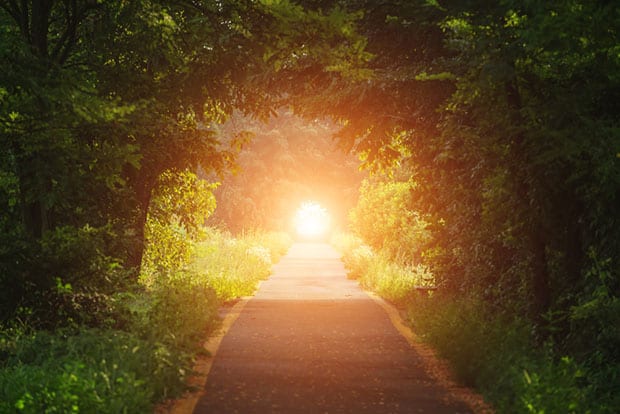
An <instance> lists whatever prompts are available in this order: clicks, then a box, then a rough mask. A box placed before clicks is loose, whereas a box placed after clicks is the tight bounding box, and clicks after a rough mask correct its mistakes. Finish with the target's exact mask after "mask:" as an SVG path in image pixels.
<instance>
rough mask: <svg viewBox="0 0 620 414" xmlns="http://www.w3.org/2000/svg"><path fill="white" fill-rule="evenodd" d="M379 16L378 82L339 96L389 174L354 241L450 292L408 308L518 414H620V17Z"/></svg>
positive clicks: (363, 206) (485, 6) (432, 11)
mask: <svg viewBox="0 0 620 414" xmlns="http://www.w3.org/2000/svg"><path fill="white" fill-rule="evenodd" d="M354 3H355V5H356V6H362V5H363V4H364V2H354ZM371 3H372V2H369V3H368V4H367V6H368V7H367V10H368V13H367V14H365V16H364V18H363V19H362V22H361V30H362V32H363V33H364V34H366V35H367V36H368V39H369V41H368V48H367V49H368V50H369V51H372V52H374V53H376V55H377V57H376V59H374V60H373V61H372V62H371V65H374V66H375V67H374V70H375V72H374V73H375V77H373V78H371V79H370V80H369V81H368V82H366V83H365V84H364V85H363V87H364V89H365V95H364V99H360V98H358V99H354V98H353V95H355V94H356V93H357V92H356V91H357V90H358V89H357V88H356V85H355V84H351V83H348V82H347V86H348V89H347V86H344V85H342V84H341V85H339V86H338V87H337V88H338V89H339V90H340V91H341V92H340V93H338V94H335V93H334V94H332V95H327V96H328V97H329V96H331V97H333V98H334V99H335V100H336V102H343V101H344V100H350V101H352V102H356V103H357V105H355V106H354V107H345V106H344V105H342V106H341V107H340V108H341V109H342V116H343V117H345V118H347V119H349V120H351V121H350V123H349V124H348V125H347V128H346V129H345V130H344V131H342V132H341V136H342V139H343V140H345V141H347V142H350V143H351V145H353V146H354V147H355V148H357V149H358V150H359V151H361V153H362V154H363V155H364V157H365V159H366V160H367V162H368V163H370V164H372V165H374V166H375V167H376V169H377V170H378V171H379V173H378V174H377V175H376V176H375V177H374V178H373V180H371V181H368V182H367V183H366V184H365V185H364V187H363V189H362V193H361V195H360V203H359V204H358V206H357V207H356V209H355V210H354V212H353V215H352V219H353V220H352V224H353V229H354V230H355V231H356V233H357V234H358V235H360V236H361V237H362V238H363V239H364V241H365V242H366V243H367V244H368V245H370V246H372V247H373V248H374V250H375V252H376V256H377V257H378V259H377V260H379V259H380V260H384V261H385V260H386V259H389V260H390V261H392V262H396V263H398V264H399V265H404V266H409V267H410V266H411V265H414V266H418V265H420V266H423V268H424V269H428V270H430V271H431V272H432V275H433V277H434V279H435V283H436V286H437V290H436V291H435V292H434V293H433V295H432V297H431V298H430V299H427V300H425V301H423V302H420V300H419V298H418V297H417V296H416V295H411V297H410V298H403V295H400V294H394V293H392V298H393V299H404V300H405V303H407V304H409V313H410V316H411V319H412V321H413V324H414V326H416V327H417V328H418V329H419V330H420V331H421V332H423V333H425V334H426V335H427V337H428V339H429V340H430V341H431V342H432V343H434V344H435V345H436V346H437V347H438V349H439V350H440V351H441V352H442V353H443V354H444V355H446V356H447V357H449V358H450V359H451V361H452V362H453V364H454V366H455V367H456V368H457V371H458V372H459V374H460V375H461V378H462V379H463V380H465V381H466V382H467V383H468V384H472V385H475V386H478V387H480V388H482V389H483V391H484V392H485V393H486V394H487V395H488V396H489V398H490V399H491V400H492V401H493V402H494V403H496V404H497V406H498V408H500V410H501V411H502V412H616V411H618V409H619V407H620V400H618V392H617V391H618V387H619V385H620V382H619V380H618V378H619V373H620V354H618V349H620V348H619V347H618V345H619V344H620V342H619V341H620V330H619V329H620V328H619V327H620V319H619V318H620V312H619V311H620V308H619V306H620V264H619V262H618V259H619V256H618V252H620V238H619V236H620V234H619V231H620V225H619V222H618V219H617V217H618V214H617V210H618V206H619V204H618V202H619V200H620V168H619V167H620V157H619V155H618V154H619V153H620V151H619V150H620V134H619V132H618V131H619V130H618V120H619V119H618V117H619V114H620V112H619V111H618V102H619V100H618V96H619V95H618V94H619V92H620V83H619V80H620V78H619V75H620V55H619V54H618V51H619V49H618V44H619V42H618V39H619V36H618V30H619V28H620V24H619V22H620V20H619V17H620V8H619V7H618V6H617V5H615V4H612V3H601V2H589V1H579V2H516V1H504V2H496V3H493V4H491V3H488V2H476V1H473V2H454V3H450V2H439V3H441V6H439V5H438V4H436V3H435V4H434V5H433V4H431V2H428V3H426V2H404V1H403V2H390V3H389V4H387V3H384V4H381V5H380V6H378V7H375V8H372V7H370V4H371ZM373 4H374V3H373ZM362 7H363V6H362ZM379 22H381V25H383V26H381V25H380V24H379ZM380 27H383V30H380V29H379V28H380ZM388 39H390V40H389V41H388ZM393 39H396V41H395V42H394V41H393ZM403 51H404V52H403ZM343 91H344V92H343ZM378 102H379V103H378ZM360 131H364V133H363V134H360ZM379 206H383V209H382V211H381V213H377V208H379ZM403 211H406V213H403ZM372 223H380V224H381V229H379V228H376V227H375V226H372ZM382 229H383V231H382ZM403 240H412V241H413V240H415V241H413V243H414V244H409V243H404V244H402V243H401V241H403ZM363 251H364V249H362V250H361V252H362V253H363ZM359 253H360V251H357V256H355V257H357V258H358V259H359V258H363V260H369V255H368V254H359ZM352 260H355V259H352ZM379 265H380V266H383V264H381V263H379V264H378V266H379ZM361 268H362V269H369V268H370V269H372V266H369V265H368V263H366V264H364V265H362V266H361ZM352 269H353V270H354V271H355V269H356V267H355V266H353V267H352ZM386 272H388V270H386V271H384V272H379V273H381V274H383V275H384V276H385V274H386ZM357 276H361V277H362V281H363V282H364V283H366V282H367V281H369V282H370V284H373V283H374V284H375V286H374V287H375V288H377V289H380V290H381V289H382V287H381V283H382V281H381V279H378V280H375V281H373V277H372V276H369V275H365V276H362V275H357ZM402 277H404V276H402Z"/></svg>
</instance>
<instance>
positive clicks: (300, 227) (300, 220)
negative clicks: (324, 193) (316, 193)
mask: <svg viewBox="0 0 620 414" xmlns="http://www.w3.org/2000/svg"><path fill="white" fill-rule="evenodd" d="M295 227H296V228H297V233H298V234H299V235H300V236H304V237H318V236H322V235H324V234H325V233H326V232H327V229H328V228H329V214H327V210H326V209H324V208H323V207H321V205H320V204H318V203H315V202H311V201H308V202H305V203H303V204H302V205H301V207H299V210H297V214H295Z"/></svg>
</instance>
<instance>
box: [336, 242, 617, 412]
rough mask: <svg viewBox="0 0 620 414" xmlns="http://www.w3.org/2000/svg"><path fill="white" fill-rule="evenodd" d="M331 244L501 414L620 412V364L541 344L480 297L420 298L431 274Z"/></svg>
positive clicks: (356, 245) (349, 245)
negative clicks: (590, 361)
mask: <svg viewBox="0 0 620 414" xmlns="http://www.w3.org/2000/svg"><path fill="white" fill-rule="evenodd" d="M332 244H334V246H335V247H336V248H337V249H339V250H340V251H341V252H342V254H343V261H344V263H345V266H346V267H347V269H348V271H349V277H351V278H353V279H358V280H359V281H360V284H361V285H362V286H363V287H365V288H366V289H369V290H372V291H375V292H376V293H378V294H379V295H380V296H382V297H384V298H385V299H387V300H390V301H392V302H394V303H395V304H397V305H398V306H399V307H401V308H402V309H405V310H406V314H407V319H408V323H409V324H410V326H411V327H412V329H413V330H414V332H416V334H417V335H418V336H419V337H420V338H422V339H423V340H424V341H425V342H427V343H429V344H430V345H431V346H432V347H433V348H434V349H435V350H436V351H437V352H438V353H439V355H441V356H442V357H443V358H445V359H446V360H447V361H448V362H449V363H450V365H451V367H452V369H453V371H454V373H455V375H456V376H457V379H459V380H460V381H461V382H462V383H463V384H465V385H467V386H471V387H473V388H475V389H476V390H477V391H478V392H480V393H481V394H482V395H483V396H484V397H485V399H486V400H487V401H489V402H490V403H491V404H492V405H493V406H494V407H495V409H496V410H497V412H499V413H508V414H511V413H515V414H521V413H536V414H545V413H552V414H553V413H575V414H578V413H592V414H594V413H614V412H618V409H619V408H620V396H619V395H620V394H619V393H617V384H618V381H617V379H618V378H620V375H618V374H619V373H620V370H619V368H618V367H613V366H612V367H607V368H604V369H605V370H607V371H606V372H602V371H601V370H593V369H592V368H589V367H588V366H586V365H585V364H583V363H579V362H577V361H576V360H575V359H574V358H571V357H568V356H566V355H562V354H561V353H559V352H558V351H557V350H556V349H555V347H554V346H553V345H552V344H550V343H547V344H542V345H540V346H536V345H535V341H534V340H533V335H532V330H531V327H530V326H529V325H528V324H527V323H526V321H525V319H524V318H519V316H518V315H517V316H511V317H510V318H508V317H506V316H502V315H500V314H497V312H495V313H494V312H493V311H492V310H490V309H488V307H487V306H485V304H484V302H482V301H479V300H477V299H476V298H473V297H472V298H468V299H461V300H455V299H453V298H451V297H447V296H445V295H442V294H441V292H438V293H436V294H432V295H419V294H415V293H414V291H413V288H414V287H415V286H417V285H424V284H425V283H426V284H428V283H432V275H428V272H427V271H426V270H425V269H423V268H422V269H413V270H412V269H411V268H408V267H405V266H399V265H397V264H395V263H393V262H391V261H390V260H388V259H387V258H386V256H385V255H383V254H381V252H378V253H377V252H373V251H372V250H371V249H370V248H369V247H368V246H366V245H364V244H363V243H362V241H361V240H360V239H358V238H356V237H353V236H351V235H346V234H344V235H343V234H341V235H336V236H335V237H334V238H333V240H332ZM604 378H607V379H609V378H616V381H615V382H613V381H612V383H609V381H608V380H603V379H604ZM614 390H616V391H614Z"/></svg>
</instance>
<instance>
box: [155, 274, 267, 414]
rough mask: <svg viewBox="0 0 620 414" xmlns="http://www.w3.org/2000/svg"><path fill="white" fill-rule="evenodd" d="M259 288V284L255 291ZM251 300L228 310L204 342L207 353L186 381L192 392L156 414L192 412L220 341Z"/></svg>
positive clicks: (160, 408) (245, 297) (189, 413)
mask: <svg viewBox="0 0 620 414" xmlns="http://www.w3.org/2000/svg"><path fill="white" fill-rule="evenodd" d="M259 288H260V282H259V285H258V286H257V288H256V290H258V289H259ZM252 298H253V296H243V297H241V298H239V301H238V302H237V303H235V304H234V305H233V307H232V308H230V310H228V311H227V312H226V314H225V316H224V319H223V320H222V323H221V324H220V326H219V327H218V329H217V330H216V331H215V333H213V334H211V335H210V336H209V337H208V338H207V339H206V340H205V342H204V344H203V348H204V349H205V350H206V351H207V354H206V355H203V356H199V357H197V358H196V362H195V363H194V367H193V370H192V371H193V374H192V376H191V377H190V378H189V379H188V380H187V385H188V386H190V387H192V388H193V390H191V391H187V392H185V393H184V394H183V395H182V396H180V397H179V398H178V399H175V400H174V401H173V402H172V404H171V405H170V406H163V407H162V406H160V407H158V409H156V410H155V413H157V414H191V413H193V412H194V409H195V408H196V405H197V404H198V401H200V399H201V398H202V396H203V395H204V392H205V386H206V384H207V379H208V377H209V372H210V371H211V367H212V366H213V362H214V361H215V355H216V354H217V351H218V349H219V347H220V344H221V343H222V340H223V339H224V337H225V336H226V334H227V333H228V331H229V330H230V328H231V327H232V325H233V324H234V323H235V321H236V320H237V318H239V315H241V312H242V311H243V308H245V305H247V303H248V302H249V301H250V300H251V299H252Z"/></svg>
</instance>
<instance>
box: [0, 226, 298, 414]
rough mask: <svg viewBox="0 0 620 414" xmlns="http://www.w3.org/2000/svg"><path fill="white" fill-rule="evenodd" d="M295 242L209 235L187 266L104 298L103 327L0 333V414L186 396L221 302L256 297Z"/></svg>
mask: <svg viewBox="0 0 620 414" xmlns="http://www.w3.org/2000/svg"><path fill="white" fill-rule="evenodd" d="M290 243H291V241H290V239H289V238H287V236H286V235H283V234H252V235H249V236H247V237H241V238H233V237H231V236H229V235H227V234H225V233H222V232H219V231H217V230H213V229H207V230H206V235H205V237H204V238H203V240H202V241H201V242H200V243H198V244H197V245H196V246H195V249H193V258H192V260H191V262H190V263H189V265H188V266H185V267H184V268H181V269H175V270H174V271H172V270H171V271H169V272H160V273H157V274H154V273H151V274H150V275H149V278H150V279H149V280H148V283H144V284H143V285H141V286H135V288H134V289H133V290H131V291H125V292H120V293H117V294H115V295H112V296H109V297H107V298H106V301H107V302H106V305H107V307H106V309H108V310H109V311H108V312H107V313H106V318H107V319H106V320H105V321H101V323H100V324H98V325H99V326H98V327H96V328H92V327H86V326H83V325H77V324H76V325H71V326H68V327H65V328H62V329H56V330H53V331H42V330H32V329H29V328H28V327H27V325H20V324H18V323H14V324H13V325H12V326H10V327H9V326H5V327H2V329H1V330H0V413H33V414H35V413H36V414H39V413H145V412H150V411H151V410H152V408H153V406H154V404H155V403H156V402H158V401H161V400H163V399H166V398H170V397H174V396H177V395H179V394H180V393H181V392H182V391H183V390H184V389H185V380H186V378H187V376H188V375H189V374H190V370H191V367H192V365H193V361H194V358H195V357H196V355H197V353H198V352H200V350H201V347H200V344H201V341H202V340H204V338H205V336H206V335H207V333H208V332H209V331H210V330H211V329H213V327H215V326H216V324H217V320H218V319H217V318H218V317H217V308H218V307H219V305H220V304H221V303H222V302H223V301H227V300H231V299H234V298H235V297H238V296H242V295H247V294H250V293H252V292H253V291H254V290H255V289H256V285H257V283H258V281H259V280H261V279H264V278H266V277H267V276H268V275H269V273H270V269H271V265H272V263H274V262H275V261H277V260H278V259H279V257H280V256H281V255H282V254H284V253H285V252H286V250H287V249H288V247H289V245H290ZM143 282H145V281H143Z"/></svg>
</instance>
